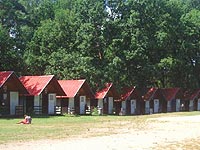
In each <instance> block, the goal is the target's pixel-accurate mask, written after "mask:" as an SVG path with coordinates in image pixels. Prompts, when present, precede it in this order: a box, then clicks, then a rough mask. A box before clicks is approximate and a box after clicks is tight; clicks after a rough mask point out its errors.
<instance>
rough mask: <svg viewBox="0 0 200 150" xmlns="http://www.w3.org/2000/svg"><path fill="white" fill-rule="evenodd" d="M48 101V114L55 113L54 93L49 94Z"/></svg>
mask: <svg viewBox="0 0 200 150" xmlns="http://www.w3.org/2000/svg"><path fill="white" fill-rule="evenodd" d="M48 102H49V104H48V114H55V106H56V94H49V95H48Z"/></svg>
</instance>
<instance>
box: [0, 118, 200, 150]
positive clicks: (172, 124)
mask: <svg viewBox="0 0 200 150" xmlns="http://www.w3.org/2000/svg"><path fill="white" fill-rule="evenodd" d="M146 124H147V125H146V126H145V128H144V129H143V130H135V129H134V128H128V129H127V128H125V129H123V131H122V130H120V132H121V133H118V134H114V135H110V136H100V137H92V138H75V139H71V140H69V139H67V140H40V141H29V142H25V143H19V142H18V143H10V144H6V145H0V149H3V150H27V149H28V150H55V149H58V150H64V149H65V150H66V149H73V150H79V149H80V150H94V149H103V150H122V149H125V150H129V149H130V150H151V149H152V150H153V149H170V150H171V149H174V150H175V149H184V148H183V147H181V145H182V144H184V143H185V142H187V141H192V140H194V139H200V116H189V117H188V116H187V117H161V118H158V119H149V120H148V121H147V123H146ZM177 143H178V144H177ZM172 144H173V148H172V146H170V145H172ZM191 144H192V143H191ZM167 147H169V148H167ZM193 149H196V150H197V149H200V142H199V143H198V144H197V146H196V147H194V148H193Z"/></svg>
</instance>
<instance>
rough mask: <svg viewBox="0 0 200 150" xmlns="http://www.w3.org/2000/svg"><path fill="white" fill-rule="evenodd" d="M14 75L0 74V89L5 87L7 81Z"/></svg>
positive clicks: (11, 72) (6, 72) (8, 73)
mask: <svg viewBox="0 0 200 150" xmlns="http://www.w3.org/2000/svg"><path fill="white" fill-rule="evenodd" d="M11 74H13V71H2V72H0V87H2V86H3V85H4V83H5V82H6V81H7V79H8V78H9V77H10V76H11Z"/></svg>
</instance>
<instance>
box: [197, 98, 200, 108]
mask: <svg viewBox="0 0 200 150" xmlns="http://www.w3.org/2000/svg"><path fill="white" fill-rule="evenodd" d="M197 110H198V111H199V110H200V99H198V103H197Z"/></svg>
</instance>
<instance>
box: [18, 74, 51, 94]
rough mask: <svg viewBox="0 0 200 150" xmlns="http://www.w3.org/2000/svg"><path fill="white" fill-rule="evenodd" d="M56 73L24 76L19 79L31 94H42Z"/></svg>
mask: <svg viewBox="0 0 200 150" xmlns="http://www.w3.org/2000/svg"><path fill="white" fill-rule="evenodd" d="M53 77H54V75H44V76H22V77H20V78H19V80H20V81H21V82H22V84H23V85H24V87H25V88H26V89H27V91H28V92H29V94H30V95H40V94H41V93H42V91H43V90H44V89H45V87H46V86H47V85H48V83H49V82H50V81H51V79H52V78H53Z"/></svg>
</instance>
